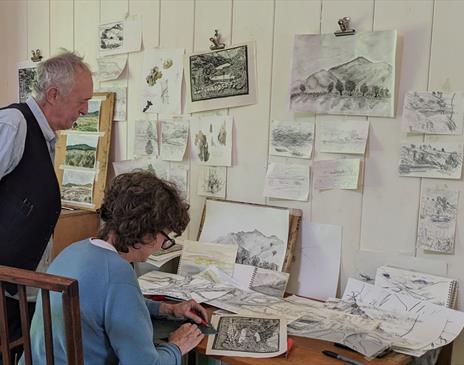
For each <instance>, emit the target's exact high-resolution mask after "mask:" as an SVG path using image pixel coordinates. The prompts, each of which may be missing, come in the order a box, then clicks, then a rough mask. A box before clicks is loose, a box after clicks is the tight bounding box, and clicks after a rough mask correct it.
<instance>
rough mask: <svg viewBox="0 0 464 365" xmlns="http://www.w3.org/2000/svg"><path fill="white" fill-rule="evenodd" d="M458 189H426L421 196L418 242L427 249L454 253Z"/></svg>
mask: <svg viewBox="0 0 464 365" xmlns="http://www.w3.org/2000/svg"><path fill="white" fill-rule="evenodd" d="M458 197H459V192H458V191H450V190H434V189H430V188H428V189H425V191H424V192H423V194H422V196H421V204H420V211H419V224H418V227H417V244H418V246H419V247H422V248H423V249H425V250H429V251H435V252H442V253H452V252H453V251H454V236H455V233H456V215H457V207H458Z"/></svg>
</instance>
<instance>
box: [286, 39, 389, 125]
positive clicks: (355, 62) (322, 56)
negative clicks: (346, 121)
mask: <svg viewBox="0 0 464 365" xmlns="http://www.w3.org/2000/svg"><path fill="white" fill-rule="evenodd" d="M395 57H396V31H394V30H391V31H390V30H389V31H377V32H359V33H358V32H356V35H354V36H350V37H335V36H334V34H333V33H329V34H321V35H312V34H297V35H295V42H294V49H293V65H292V73H291V82H290V110H292V111H295V112H314V113H326V114H352V115H366V116H379V117H393V116H394V95H395Z"/></svg>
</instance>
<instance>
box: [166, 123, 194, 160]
mask: <svg viewBox="0 0 464 365" xmlns="http://www.w3.org/2000/svg"><path fill="white" fill-rule="evenodd" d="M188 134H189V125H188V123H187V122H185V121H183V120H170V121H162V122H161V153H160V156H161V159H163V160H168V161H182V160H183V159H184V154H185V149H186V147H187V141H188Z"/></svg>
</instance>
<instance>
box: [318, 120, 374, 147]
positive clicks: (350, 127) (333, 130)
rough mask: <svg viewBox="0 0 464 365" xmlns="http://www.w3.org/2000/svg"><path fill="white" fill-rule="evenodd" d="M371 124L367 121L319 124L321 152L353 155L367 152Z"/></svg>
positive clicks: (329, 121)
mask: <svg viewBox="0 0 464 365" xmlns="http://www.w3.org/2000/svg"><path fill="white" fill-rule="evenodd" d="M368 133H369V122H368V121H367V120H349V121H348V120H346V121H345V120H343V121H342V120H340V121H335V120H324V121H321V122H320V123H318V134H319V143H320V144H319V150H320V152H329V153H330V152H332V153H353V154H360V155H363V154H364V152H365V151H366V142H367V135H368Z"/></svg>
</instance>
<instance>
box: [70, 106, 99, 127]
mask: <svg viewBox="0 0 464 365" xmlns="http://www.w3.org/2000/svg"><path fill="white" fill-rule="evenodd" d="M101 102H102V101H101V100H100V99H90V100H89V108H88V111H87V114H84V115H81V116H80V117H79V118H78V119H77V120H76V121H75V122H74V124H73V126H72V130H73V131H79V132H98V130H99V122H100V107H101Z"/></svg>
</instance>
